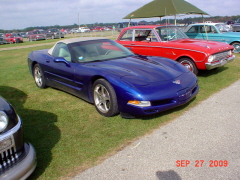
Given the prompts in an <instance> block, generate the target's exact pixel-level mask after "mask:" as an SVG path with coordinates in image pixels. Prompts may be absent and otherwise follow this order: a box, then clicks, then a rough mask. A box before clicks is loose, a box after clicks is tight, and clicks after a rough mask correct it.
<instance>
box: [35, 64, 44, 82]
mask: <svg viewBox="0 0 240 180" xmlns="http://www.w3.org/2000/svg"><path fill="white" fill-rule="evenodd" d="M34 79H35V82H36V84H37V86H38V87H41V86H42V84H43V82H42V81H43V80H42V73H41V69H40V68H39V67H35V69H34Z"/></svg>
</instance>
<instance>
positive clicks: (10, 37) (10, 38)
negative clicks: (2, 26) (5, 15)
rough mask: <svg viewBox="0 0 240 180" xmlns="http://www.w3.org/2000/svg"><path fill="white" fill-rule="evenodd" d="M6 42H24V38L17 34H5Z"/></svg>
mask: <svg viewBox="0 0 240 180" xmlns="http://www.w3.org/2000/svg"><path fill="white" fill-rule="evenodd" d="M5 40H6V41H7V43H10V44H12V43H22V42H23V38H22V37H21V36H20V35H19V34H17V33H10V34H5Z"/></svg>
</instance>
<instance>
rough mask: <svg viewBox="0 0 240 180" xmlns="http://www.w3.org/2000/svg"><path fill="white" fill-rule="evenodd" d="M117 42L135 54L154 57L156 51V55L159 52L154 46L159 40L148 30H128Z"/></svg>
mask: <svg viewBox="0 0 240 180" xmlns="http://www.w3.org/2000/svg"><path fill="white" fill-rule="evenodd" d="M118 42H119V43H120V44H122V45H124V46H125V47H127V48H129V49H130V50H131V51H133V52H134V53H135V54H141V55H147V56H154V55H156V51H158V54H159V52H160V51H161V50H160V48H159V47H157V45H156V42H159V39H158V38H157V36H156V35H155V33H154V31H153V30H152V29H150V28H146V29H142V28H136V29H129V30H127V31H126V32H125V33H124V34H123V36H122V37H121V38H120V40H119V41H118Z"/></svg>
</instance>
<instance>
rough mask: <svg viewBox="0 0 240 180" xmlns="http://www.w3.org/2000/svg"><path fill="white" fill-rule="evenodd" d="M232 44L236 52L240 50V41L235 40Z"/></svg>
mask: <svg viewBox="0 0 240 180" xmlns="http://www.w3.org/2000/svg"><path fill="white" fill-rule="evenodd" d="M231 45H232V46H233V47H234V50H233V52H234V53H239V52H240V43H239V42H234V43H232V44H231Z"/></svg>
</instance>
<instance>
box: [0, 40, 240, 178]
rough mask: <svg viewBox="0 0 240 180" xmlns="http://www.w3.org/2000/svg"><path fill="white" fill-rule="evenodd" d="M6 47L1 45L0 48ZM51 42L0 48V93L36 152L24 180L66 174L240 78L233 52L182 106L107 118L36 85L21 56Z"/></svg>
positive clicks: (202, 76) (239, 62)
mask: <svg viewBox="0 0 240 180" xmlns="http://www.w3.org/2000/svg"><path fill="white" fill-rule="evenodd" d="M110 36H111V35H110ZM49 41H52V42H54V41H57V40H49ZM41 42H42V43H45V41H44V42H43V41H41ZM41 42H40V41H39V42H27V43H41ZM17 45H18V46H24V45H26V44H25V43H22V44H17ZM7 46H8V45H2V46H0V49H1V48H3V47H4V48H5V47H7ZM9 46H14V44H13V45H9ZM51 46H52V45H44V46H41V47H30V48H24V49H15V50H6V51H1V52H0V77H1V81H0V95H1V96H3V97H4V98H6V99H7V100H8V101H9V102H10V103H11V104H12V105H13V106H14V107H15V109H16V111H17V112H18V114H19V115H20V116H21V118H22V120H23V128H24V135H25V140H26V141H27V142H30V143H32V144H33V146H34V147H35V149H36V152H37V158H38V160H37V161H38V165H37V168H36V170H35V171H34V173H33V174H32V175H31V176H30V178H29V179H30V180H31V179H32V180H35V179H38V180H45V179H51V180H55V179H56V180H57V179H68V178H71V177H73V176H74V175H75V174H77V173H79V172H81V171H82V170H84V169H86V168H89V167H91V166H93V165H95V164H97V163H99V162H101V160H103V159H104V158H106V157H108V156H109V155H111V154H114V153H115V152H117V151H119V150H120V149H121V148H123V147H124V146H126V145H127V144H129V143H131V142H132V141H133V140H134V139H136V138H139V137H141V136H143V135H145V134H148V133H151V132H152V131H153V130H154V129H156V128H159V127H160V126H162V125H164V124H165V123H167V122H170V121H172V120H174V119H175V118H176V117H178V116H180V115H181V114H182V113H184V112H185V111H187V110H189V109H190V108H192V107H194V106H196V105H197V104H199V103H200V102H201V101H203V100H204V99H206V98H208V97H209V96H211V95H212V94H214V93H216V92H218V91H220V90H221V89H223V88H225V87H227V86H229V85H230V84H232V83H233V82H235V81H236V80H239V79H240V55H239V54H236V56H237V57H236V59H235V60H234V61H233V62H232V63H229V64H227V65H226V66H224V67H221V68H218V69H216V70H212V71H201V72H200V73H199V75H198V79H199V86H200V92H199V94H198V95H197V97H196V98H195V99H194V100H193V101H192V102H190V103H189V104H187V105H185V106H182V107H179V108H175V109H173V110H170V111H166V112H164V113H161V114H158V115H155V116H150V117H148V118H145V119H122V118H121V117H120V116H119V115H118V116H115V117H110V118H107V117H103V116H101V115H100V114H98V113H97V111H96V110H95V108H94V106H93V105H91V104H89V103H87V102H85V101H83V100H81V99H79V98H76V97H75V96H72V95H70V94H67V93H65V92H62V91H59V90H56V89H53V88H47V89H39V88H37V87H36V85H35V83H34V80H33V78H32V77H31V76H30V73H29V70H28V67H27V55H28V53H29V52H30V51H33V50H37V49H46V48H50V47H51ZM193 120H194V119H193Z"/></svg>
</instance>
